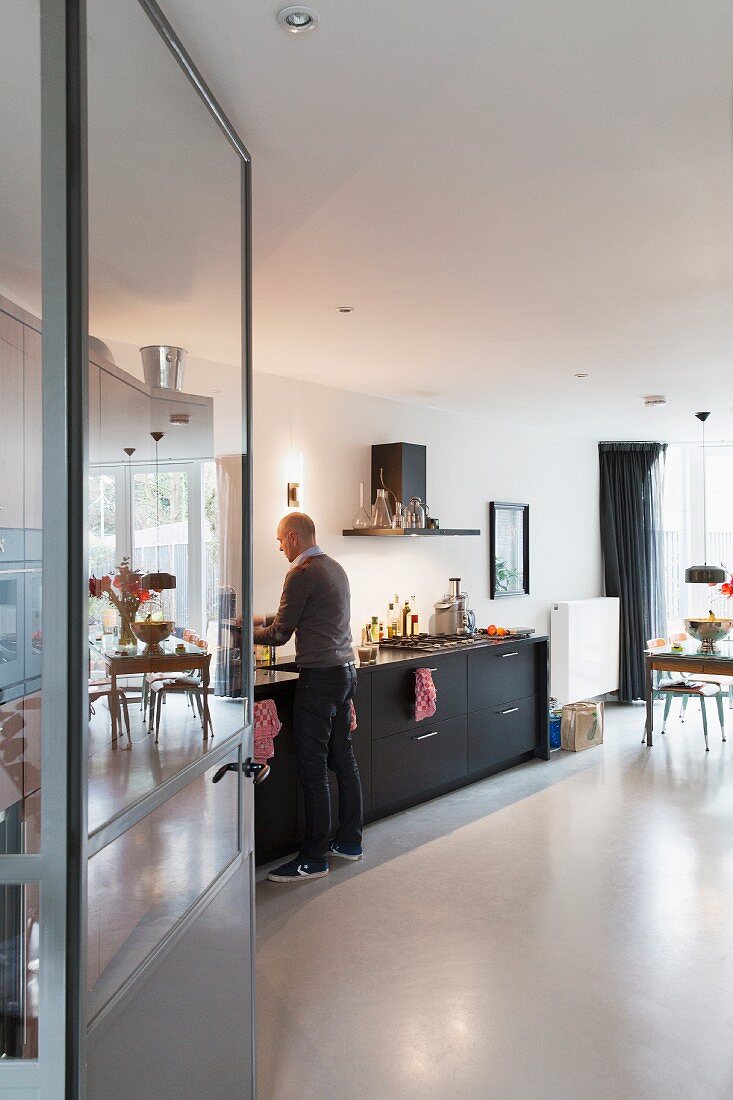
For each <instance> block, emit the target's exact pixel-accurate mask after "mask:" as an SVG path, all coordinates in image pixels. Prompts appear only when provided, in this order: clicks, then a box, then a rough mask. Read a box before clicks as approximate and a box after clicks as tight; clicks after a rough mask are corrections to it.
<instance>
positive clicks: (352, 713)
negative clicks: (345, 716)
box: [349, 699, 356, 733]
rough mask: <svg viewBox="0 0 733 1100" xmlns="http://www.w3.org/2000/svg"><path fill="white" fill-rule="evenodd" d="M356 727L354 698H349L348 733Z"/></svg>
mask: <svg viewBox="0 0 733 1100" xmlns="http://www.w3.org/2000/svg"><path fill="white" fill-rule="evenodd" d="M355 729H356V707H355V706H354V700H353V699H349V733H353V732H354V730H355Z"/></svg>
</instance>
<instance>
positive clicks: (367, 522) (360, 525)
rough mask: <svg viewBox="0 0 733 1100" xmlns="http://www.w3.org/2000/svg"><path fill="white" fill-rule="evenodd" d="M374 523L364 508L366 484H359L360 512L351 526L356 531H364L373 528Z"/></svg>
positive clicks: (361, 482)
mask: <svg viewBox="0 0 733 1100" xmlns="http://www.w3.org/2000/svg"><path fill="white" fill-rule="evenodd" d="M371 525H372V521H371V518H370V516H369V513H368V512H367V510H366V508H365V507H364V482H363V481H360V482H359V511H358V512H357V513H356V515H355V516H354V518H353V519H352V521H351V526H352V527H353V529H354V530H355V531H362V530H363V529H364V528H365V527H371Z"/></svg>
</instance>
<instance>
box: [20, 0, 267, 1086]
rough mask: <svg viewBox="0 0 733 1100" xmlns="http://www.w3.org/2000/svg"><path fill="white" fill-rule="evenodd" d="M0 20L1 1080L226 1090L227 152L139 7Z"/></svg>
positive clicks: (244, 373)
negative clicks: (0, 244) (0, 106)
mask: <svg viewBox="0 0 733 1100" xmlns="http://www.w3.org/2000/svg"><path fill="white" fill-rule="evenodd" d="M2 20H3V34H2V35H1V36H0V71H1V72H2V77H1V78H0V79H2V81H3V83H4V90H5V95H4V103H5V105H6V106H5V108H4V121H3V135H2V136H3V141H2V143H0V144H1V146H2V149H3V158H4V163H3V180H4V186H3V193H2V196H0V224H1V226H2V235H3V240H4V242H5V244H6V245H7V247H6V248H4V254H3V258H2V259H1V260H0V295H2V297H0V376H1V377H0V381H1V382H2V387H3V394H4V397H5V403H4V405H3V407H2V409H1V410H0V420H1V421H2V422H1V423H0V427H1V428H2V429H3V430H2V431H0V461H1V462H2V465H3V471H4V473H8V475H9V476H7V477H4V478H3V479H2V488H0V509H2V510H1V511H0V681H2V682H0V692H1V694H0V796H1V797H2V806H0V845H1V847H0V944H1V946H0V988H1V991H2V1010H3V1016H2V1029H1V1032H0V1034H1V1041H2V1054H3V1059H2V1064H1V1067H0V1090H3V1089H8V1090H15V1091H14V1092H11V1093H9V1094H12V1095H18V1096H21V1095H22V1096H23V1097H24V1100H25V1097H26V1096H27V1097H28V1098H29V1100H30V1098H31V1097H33V1098H34V1100H51V1098H52V1100H59V1098H60V1097H61V1096H67V1097H77V1096H79V1097H81V1096H84V1095H86V1096H88V1097H90V1098H92V1100H106V1098H110V1100H111V1098H114V1100H126V1098H127V1097H130V1098H132V1097H135V1098H136V1100H138V1098H141V1097H148V1096H150V1097H152V1096H156V1097H157V1096H167V1095H171V1096H173V1095H175V1096H177V1097H183V1098H185V1097H187V1096H191V1097H194V1096H195V1097H198V1096H200V1095H202V1094H206V1095H208V1096H210V1097H212V1098H217V1097H221V1098H222V1100H223V1098H225V1097H226V1098H227V1100H229V1098H230V1097H232V1098H233V1097H238V1096H241V1097H249V1096H251V1095H253V1091H254V1084H253V1081H254V1057H253V1050H254V1042H253V1032H254V1016H253V896H252V885H253V855H252V842H253V829H252V810H253V790H252V782H251V770H250V769H249V768H248V762H249V758H250V754H251V752H252V732H251V704H250V690H251V686H250V685H251V660H250V656H251V653H252V646H251V628H250V621H251V615H250V607H251V598H250V593H251V547H250V543H251V540H250V502H249V496H248V493H249V484H250V463H251V455H250V448H249V437H250V432H249V424H250V407H249V404H250V381H249V378H250V374H249V370H250V368H249V350H250V320H249V319H250V305H249V280H250V270H249V206H250V194H249V157H248V155H247V152H246V150H245V149H244V147H243V146H242V144H241V142H240V141H239V139H238V137H237V135H236V134H235V133H234V131H233V130H232V128H231V127H230V125H229V124H228V122H227V120H226V118H225V117H224V116H223V114H222V112H221V111H220V109H219V108H218V106H217V104H216V102H215V100H214V99H213V97H212V96H211V94H210V92H209V91H208V89H207V88H206V86H205V84H204V83H203V81H202V80H201V78H200V76H199V75H198V73H197V71H196V69H195V67H194V66H193V64H192V62H191V61H190V59H189V58H188V56H187V54H186V51H185V50H184V48H183V47H182V45H181V44H180V42H179V41H178V40H177V39H176V36H175V34H174V32H173V30H172V28H171V27H170V26H169V25H168V24H167V22H166V20H165V18H164V17H163V16H162V14H161V12H160V10H159V9H158V8H157V6H156V5H155V4H154V3H152V2H148V0H122V2H120V0H87V2H86V3H84V2H82V0H35V2H34V0H8V3H7V4H6V5H3V12H2ZM41 88H43V95H42V96H41ZM85 142H86V148H85ZM6 154H7V164H5V155H6ZM41 179H43V191H42V189H41ZM41 194H43V199H42V198H41ZM41 226H43V241H42V240H41ZM87 241H88V249H87ZM41 244H43V248H42V247H41ZM41 256H43V263H42V262H41ZM87 261H88V280H87ZM87 307H88V315H87ZM142 348H147V355H144V356H143V355H141V352H140V349H142ZM182 349H185V351H186V352H187V355H186V356H184V354H182ZM151 350H152V354H151ZM156 356H157V366H156ZM170 357H174V358H175V363H176V369H175V371H171V370H170V369H168V368H167V364H169V363H170V362H171V361H172V359H171V358H170ZM184 359H185V367H184ZM43 581H45V583H42V582H43ZM3 677H4V679H3ZM248 772H249V773H250V774H248Z"/></svg>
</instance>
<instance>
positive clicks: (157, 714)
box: [155, 691, 165, 745]
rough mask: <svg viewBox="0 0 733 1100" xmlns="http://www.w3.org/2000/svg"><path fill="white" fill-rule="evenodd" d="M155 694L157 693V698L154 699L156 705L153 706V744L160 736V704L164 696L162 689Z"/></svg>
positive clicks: (156, 742)
mask: <svg viewBox="0 0 733 1100" xmlns="http://www.w3.org/2000/svg"><path fill="white" fill-rule="evenodd" d="M157 694H158V698H157V699H156V706H155V744H156V745H157V744H158V739H159V737H160V718H161V707H162V704H163V699H164V698H165V692H164V691H159V692H158V693H157Z"/></svg>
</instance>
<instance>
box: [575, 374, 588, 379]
mask: <svg viewBox="0 0 733 1100" xmlns="http://www.w3.org/2000/svg"><path fill="white" fill-rule="evenodd" d="M575 377H576V378H589V377H590V375H588V374H576V375H575Z"/></svg>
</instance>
